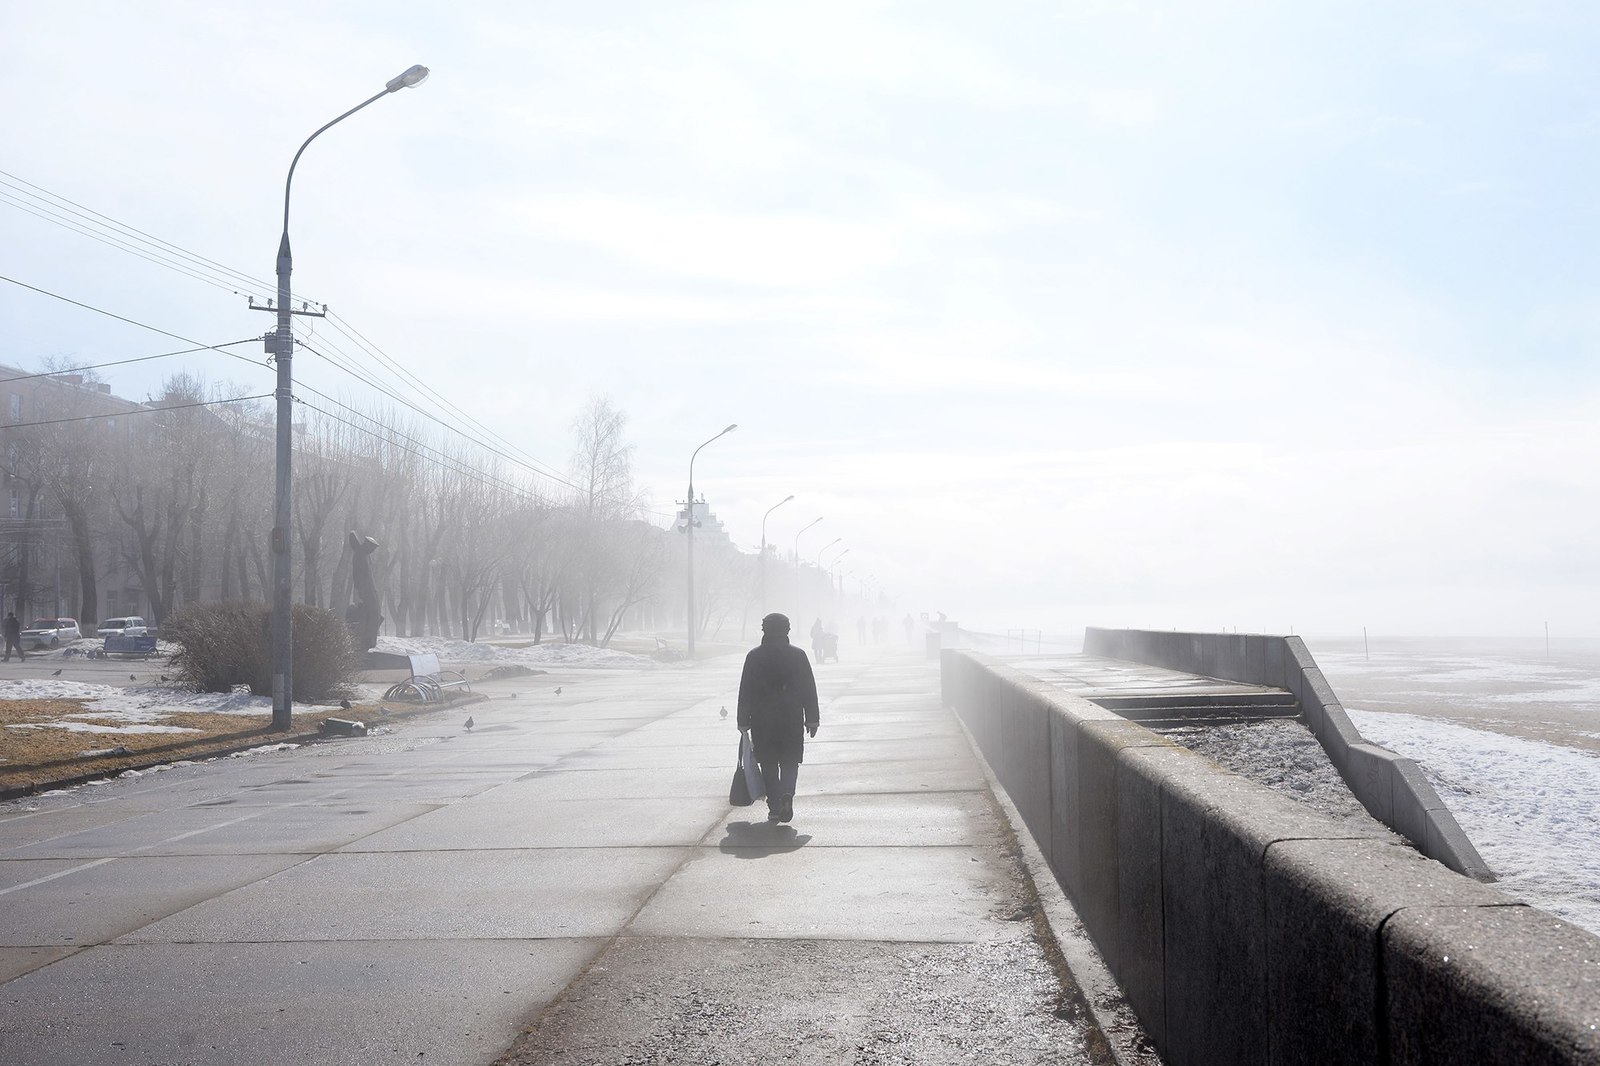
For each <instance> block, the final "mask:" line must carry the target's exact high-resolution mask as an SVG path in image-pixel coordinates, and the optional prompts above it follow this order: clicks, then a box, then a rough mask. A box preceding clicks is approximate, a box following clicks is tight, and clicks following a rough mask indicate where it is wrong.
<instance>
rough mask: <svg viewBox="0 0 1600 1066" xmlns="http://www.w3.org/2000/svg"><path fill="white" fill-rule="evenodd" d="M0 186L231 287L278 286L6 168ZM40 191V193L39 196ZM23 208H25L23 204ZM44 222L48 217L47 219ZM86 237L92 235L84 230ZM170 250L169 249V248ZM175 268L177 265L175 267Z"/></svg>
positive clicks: (268, 288)
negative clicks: (61, 206)
mask: <svg viewBox="0 0 1600 1066" xmlns="http://www.w3.org/2000/svg"><path fill="white" fill-rule="evenodd" d="M0 185H3V186H7V187H9V188H11V189H12V190H13V192H12V193H10V194H0V195H6V196H10V197H11V198H12V201H13V205H14V206H18V207H23V204H22V203H21V202H19V201H17V196H18V195H20V196H23V197H28V198H29V199H32V200H36V201H40V202H42V204H43V205H44V206H45V208H46V209H49V210H50V211H51V212H52V213H55V212H57V211H59V208H58V204H66V205H68V206H67V209H68V212H69V213H70V214H72V215H76V216H78V217H79V218H81V219H83V220H84V223H85V224H87V225H93V226H101V227H103V228H104V229H107V230H110V231H111V232H112V233H113V234H115V236H116V238H117V239H121V238H123V237H128V238H131V239H133V240H136V241H143V242H144V243H146V244H148V245H150V246H152V250H153V251H154V252H155V253H156V254H159V255H164V256H171V255H172V254H173V253H176V255H177V256H179V257H181V258H182V259H185V260H188V261H189V262H190V263H192V264H193V265H194V268H195V269H201V270H207V271H210V272H211V273H213V274H215V275H217V276H218V277H220V278H222V279H226V280H227V282H228V285H230V286H236V285H240V284H242V285H244V286H245V287H246V288H254V289H260V290H262V291H265V292H274V291H276V289H277V283H276V282H275V281H266V280H264V279H262V278H258V277H253V276H251V275H249V274H246V273H245V272H244V271H242V270H235V269H234V268H233V267H230V266H228V265H226V264H224V263H219V262H217V261H216V260H215V259H208V258H206V257H205V256H203V255H200V254H199V253H197V252H192V251H190V250H189V249H187V248H184V247H182V246H180V245H176V244H173V243H172V242H171V241H168V240H163V239H162V238H160V237H157V236H154V235H153V234H149V233H146V232H145V231H144V230H141V229H139V228H138V227H136V226H130V225H128V224H127V223H126V222H120V221H118V220H117V219H114V218H112V217H111V216H110V215H106V214H102V213H101V212H99V211H96V210H94V209H93V208H91V207H87V206H85V205H83V204H80V203H78V202H77V201H75V200H72V199H69V198H68V197H65V196H62V195H61V194H60V193H55V192H51V191H50V190H49V189H46V188H45V187H44V186H42V185H36V184H34V183H33V182H31V181H28V180H27V179H26V178H22V177H18V176H17V175H15V174H12V173H10V172H8V171H4V170H0ZM20 185H26V186H27V187H28V189H36V190H38V191H37V192H29V191H28V189H23V188H20V187H19V186H20ZM41 193H42V194H43V195H40V194H41ZM51 201H56V203H51ZM23 209H24V210H26V209H27V208H26V207H23ZM30 213H31V212H30ZM91 216H92V217H91ZM38 217H41V218H42V217H44V216H42V215H40V216H38ZM55 217H56V218H64V217H65V216H62V215H60V214H56V215H55ZM97 220H99V221H97ZM46 221H50V220H49V219H46ZM55 224H56V225H65V226H66V227H67V228H73V226H75V225H76V224H73V225H67V224H66V223H65V222H56V223H55ZM76 232H79V233H84V231H83V230H76ZM85 236H93V235H92V234H88V233H85ZM95 239H97V240H98V239H99V238H98V237H97V238H95ZM169 249H170V251H168V250H169ZM164 265H168V266H172V265H173V264H171V263H167V264H164ZM174 269H176V267H174ZM191 276H192V275H191ZM213 284H215V282H213ZM294 298H295V299H299V298H300V297H299V296H298V295H296V296H295V297H294ZM312 302H316V301H312Z"/></svg>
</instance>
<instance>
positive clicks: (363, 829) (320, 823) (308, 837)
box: [0, 800, 435, 859]
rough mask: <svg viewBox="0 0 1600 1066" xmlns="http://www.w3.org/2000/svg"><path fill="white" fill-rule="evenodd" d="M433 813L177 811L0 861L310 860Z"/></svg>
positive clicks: (402, 807) (403, 809)
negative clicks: (128, 858) (161, 857)
mask: <svg viewBox="0 0 1600 1066" xmlns="http://www.w3.org/2000/svg"><path fill="white" fill-rule="evenodd" d="M434 809H435V807H434V806H433V805H421V804H393V803H391V804H385V805H383V806H382V807H380V808H378V809H372V808H369V807H366V806H361V805H357V804H353V803H351V802H349V801H348V800H346V801H345V802H344V803H340V804H337V805H330V806H289V807H279V806H270V807H219V806H209V805H208V806H202V807H182V808H179V809H178V810H175V811H160V812H155V813H150V814H141V815H139V816H137V817H134V818H129V819H126V820H124V821H120V822H116V823H115V824H112V825H106V826H101V827H99V828H96V829H88V830H84V831H83V832H80V833H72V834H68V835H66V836H59V837H55V838H52V839H50V840H47V841H41V842H39V843H37V844H29V845H25V846H22V847H17V848H11V849H9V850H7V851H6V852H5V853H4V854H3V856H0V857H3V858H6V859H38V858H99V857H101V856H106V855H132V854H139V855H146V856H148V855H260V854H272V853H285V854H307V855H314V854H317V853H319V852H322V851H326V850H328V849H329V848H335V847H339V846H341V845H344V844H348V843H350V842H351V841H353V840H359V839H360V838H362V837H364V836H367V835H369V834H372V833H375V832H378V831H379V830H381V829H386V828H388V827H389V826H391V825H394V824H395V823H397V822H402V821H406V820H409V819H411V818H415V817H417V816H418V815H421V814H425V813H427V812H428V811H431V810H434Z"/></svg>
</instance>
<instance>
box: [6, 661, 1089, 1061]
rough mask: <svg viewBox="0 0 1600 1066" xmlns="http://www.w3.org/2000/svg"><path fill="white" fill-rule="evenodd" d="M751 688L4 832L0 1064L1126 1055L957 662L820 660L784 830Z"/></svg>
mask: <svg viewBox="0 0 1600 1066" xmlns="http://www.w3.org/2000/svg"><path fill="white" fill-rule="evenodd" d="M739 664H740V659H739V658H738V657H729V658H725V659H720V660H713V661H710V662H706V663H700V664H696V665H695V666H693V667H672V668H662V669H658V670H652V671H645V672H597V671H591V672H582V673H580V672H576V671H574V672H569V673H565V674H550V675H547V676H540V677H531V678H519V679H513V680H508V681H503V682H497V683H496V686H495V687H493V688H491V689H490V690H489V691H490V692H491V693H492V694H493V696H494V697H495V698H494V699H493V700H492V702H489V703H479V704H475V705H473V706H471V707H468V708H464V709H461V710H457V711H450V712H443V713H441V714H439V715H435V716H429V717H426V718H422V719H415V720H412V721H411V722H409V723H408V724H406V725H404V726H402V727H400V728H397V729H395V730H394V731H392V732H387V733H383V734H380V735H377V736H372V737H368V738H364V739H349V740H340V741H334V742H330V743H327V744H322V745H317V746H314V747H311V748H306V749H301V750H298V751H293V752H284V753H276V754H267V755H260V756H253V757H249V758H243V759H235V760H222V761H218V762H215V763H211V764H208V765H204V766H196V767H188V768H178V769H174V770H171V771H167V772H164V773H160V774H150V775H146V776H143V777H139V778H134V779H124V780H119V781H116V782H112V783H107V784H102V785H97V786H89V787H85V788H82V789H79V790H76V791H75V792H73V793H71V794H69V795H62V796H47V797H36V798H32V799H29V800H23V801H14V802H12V803H8V804H5V805H3V806H0V982H3V983H0V1061H3V1062H18V1063H22V1062H26V1063H30V1064H36V1066H42V1064H50V1063H63V1064H65V1063H71V1064H77V1066H85V1064H93V1063H118V1064H121V1063H163V1064H167V1063H174V1064H175V1063H223V1062H227V1063H245V1062H249V1063H288V1062H307V1063H319V1064H327V1063H351V1064H362V1066H371V1064H374V1063H401V1062H404V1063H426V1064H435V1066H437V1064H441V1063H463V1064H465V1063H492V1062H495V1061H497V1060H503V1061H508V1062H518V1063H523V1062H526V1063H572V1064H578V1063H585V1064H589V1063H628V1062H656V1061H664V1062H666V1061H670V1062H680V1063H713V1062H720V1063H743V1062H751V1063H755V1062H760V1063H783V1062H830V1063H831V1062H852V1063H900V1062H904V1063H945V1062H983V1063H1045V1062H1049V1063H1076V1062H1096V1061H1108V1058H1107V1055H1106V1052H1105V1044H1104V1040H1103V1038H1102V1036H1101V1034H1100V1033H1099V1031H1098V1030H1097V1029H1096V1027H1095V1025H1094V1024H1093V1022H1092V1021H1091V1020H1089V1018H1088V1017H1087V1015H1085V1014H1084V1013H1083V1011H1082V1009H1081V997H1080V995H1079V993H1078V992H1077V989H1076V987H1075V985H1074V984H1073V982H1072V981H1071V979H1070V978H1069V977H1066V976H1065V974H1064V970H1062V969H1061V967H1060V962H1059V959H1060V957H1059V955H1057V954H1055V952H1054V948H1053V942H1052V941H1051V940H1050V938H1049V937H1048V936H1043V937H1041V936H1040V935H1038V934H1039V932H1040V931H1041V930H1043V929H1044V926H1043V925H1042V924H1040V923H1038V922H1037V920H1036V919H1037V916H1038V914H1039V909H1038V907H1037V906H1036V903H1035V898H1034V895H1033V892H1032V888H1031V885H1030V883H1029V881H1028V879H1027V878H1026V877H1025V876H1024V875H1023V871H1022V866H1021V864H1020V862H1019V858H1018V850H1017V848H1016V846H1015V843H1014V840H1013V838H1012V837H1011V835H1010V832H1009V829H1008V827H1007V825H1006V823H1005V821H1004V819H1003V817H1002V816H1001V815H1000V813H999V808H998V807H997V806H996V803H995V801H994V799H993V797H992V796H991V794H990V791H989V788H988V786H987V783H986V780H985V777H984V774H983V771H982V768H981V766H980V764H979V763H978V762H977V760H976V759H975V758H974V756H973V754H972V751H971V748H970V746H969V744H968V742H967V739H966V737H965V736H964V734H963V733H962V732H961V729H960V727H959V725H958V724H957V723H956V721H955V719H954V717H953V716H952V715H951V714H950V713H949V712H948V711H946V710H944V709H943V708H941V707H940V706H939V700H938V695H937V688H938V677H937V673H936V669H935V667H934V666H933V665H932V664H929V663H926V662H924V661H922V660H920V659H917V658H913V657H911V656H909V655H904V654H901V655H878V656H876V657H875V658H871V659H869V660H868V661H864V662H853V661H846V662H844V663H840V664H833V663H830V664H828V665H826V666H824V667H820V668H818V676H819V682H820V686H821V690H822V693H823V726H822V732H821V733H820V734H819V736H818V738H817V739H816V740H815V741H813V742H811V743H810V744H809V745H808V747H807V762H806V763H805V765H804V767H803V768H802V771H801V775H800V794H799V796H798V798H797V800H796V804H795V808H796V817H795V821H794V825H793V826H792V827H791V826H768V825H767V824H765V822H764V813H765V812H764V808H763V807H761V806H760V805H759V804H758V805H757V807H754V808H748V809H731V808H729V806H728V804H727V789H728V779H729V777H730V776H731V774H732V765H733V757H734V751H735V744H736V733H735V731H734V727H733V718H732V715H733V706H734V698H735V690H736V687H737V679H738V670H739ZM558 685H559V686H561V688H562V692H561V694H560V695H557V694H556V693H555V688H556V686H558ZM513 692H516V695H515V696H514V697H513V696H512V693H513ZM724 706H725V707H727V709H728V715H729V717H728V718H727V719H726V720H724V719H723V718H722V717H721V714H720V709H721V708H722V707H724ZM469 712H470V713H471V714H472V716H473V718H474V719H475V721H476V728H475V729H474V730H473V731H472V732H471V733H468V732H466V731H465V730H464V729H463V728H462V720H463V719H464V718H465V717H466V715H467V714H468V713H469ZM530 1029H531V1031H530ZM508 1049H510V1050H509V1051H508Z"/></svg>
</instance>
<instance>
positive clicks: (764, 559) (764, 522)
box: [758, 495, 794, 618]
mask: <svg viewBox="0 0 1600 1066" xmlns="http://www.w3.org/2000/svg"><path fill="white" fill-rule="evenodd" d="M792 499H794V497H793V496H792V495H790V496H785V497H784V498H783V499H781V500H779V501H778V502H777V503H775V504H773V505H772V506H771V507H768V508H767V513H766V514H764V515H762V516H761V560H760V569H759V571H758V573H759V574H760V575H761V617H763V618H765V617H766V616H767V519H768V518H769V517H770V516H771V515H772V512H773V511H776V510H777V509H778V508H780V507H782V506H783V505H784V504H786V503H788V502H789V501H790V500H792Z"/></svg>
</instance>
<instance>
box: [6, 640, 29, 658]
mask: <svg viewBox="0 0 1600 1066" xmlns="http://www.w3.org/2000/svg"><path fill="white" fill-rule="evenodd" d="M12 648H16V649H17V658H19V659H21V660H22V661H23V662H27V661H28V656H27V654H26V653H24V652H23V650H22V642H21V641H20V640H18V639H17V638H16V637H7V638H6V662H10V661H11V649H12Z"/></svg>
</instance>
